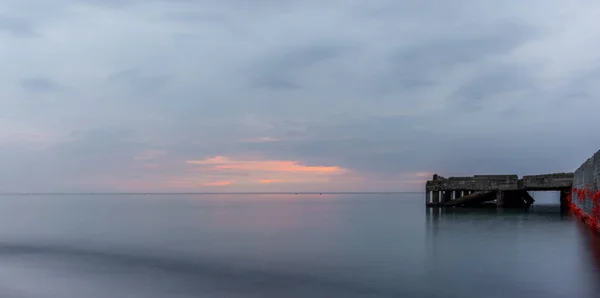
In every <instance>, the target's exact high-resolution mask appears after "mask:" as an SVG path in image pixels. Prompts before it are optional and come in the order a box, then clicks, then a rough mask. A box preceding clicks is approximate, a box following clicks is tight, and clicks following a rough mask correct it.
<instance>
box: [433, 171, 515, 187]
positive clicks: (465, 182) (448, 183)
mask: <svg viewBox="0 0 600 298" xmlns="http://www.w3.org/2000/svg"><path fill="white" fill-rule="evenodd" d="M518 181H519V177H518V176H517V175H475V176H473V177H450V178H443V177H439V178H438V179H437V180H432V181H428V182H427V184H426V187H427V189H429V190H431V191H437V190H472V191H490V190H509V189H517V183H518Z"/></svg>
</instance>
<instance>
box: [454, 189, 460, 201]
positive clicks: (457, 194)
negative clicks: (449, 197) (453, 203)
mask: <svg viewBox="0 0 600 298" xmlns="http://www.w3.org/2000/svg"><path fill="white" fill-rule="evenodd" d="M460 197H461V195H460V190H455V191H454V199H455V200H456V199H458V198H460Z"/></svg>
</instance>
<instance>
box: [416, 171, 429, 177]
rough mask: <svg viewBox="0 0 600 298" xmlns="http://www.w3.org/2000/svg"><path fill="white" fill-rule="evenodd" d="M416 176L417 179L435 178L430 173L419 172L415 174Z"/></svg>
mask: <svg viewBox="0 0 600 298" xmlns="http://www.w3.org/2000/svg"><path fill="white" fill-rule="evenodd" d="M415 176H417V177H433V173H430V172H418V173H415Z"/></svg>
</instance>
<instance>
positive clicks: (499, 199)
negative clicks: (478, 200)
mask: <svg viewBox="0 0 600 298" xmlns="http://www.w3.org/2000/svg"><path fill="white" fill-rule="evenodd" d="M496 207H500V208H502V207H504V192H503V191H501V190H499V191H497V192H496Z"/></svg>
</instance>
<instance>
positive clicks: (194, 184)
mask: <svg viewBox="0 0 600 298" xmlns="http://www.w3.org/2000/svg"><path fill="white" fill-rule="evenodd" d="M234 182H235V181H231V180H223V181H209V182H204V181H193V180H186V179H183V180H174V181H169V182H168V183H167V186H169V187H199V186H227V185H231V184H233V183H234Z"/></svg>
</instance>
